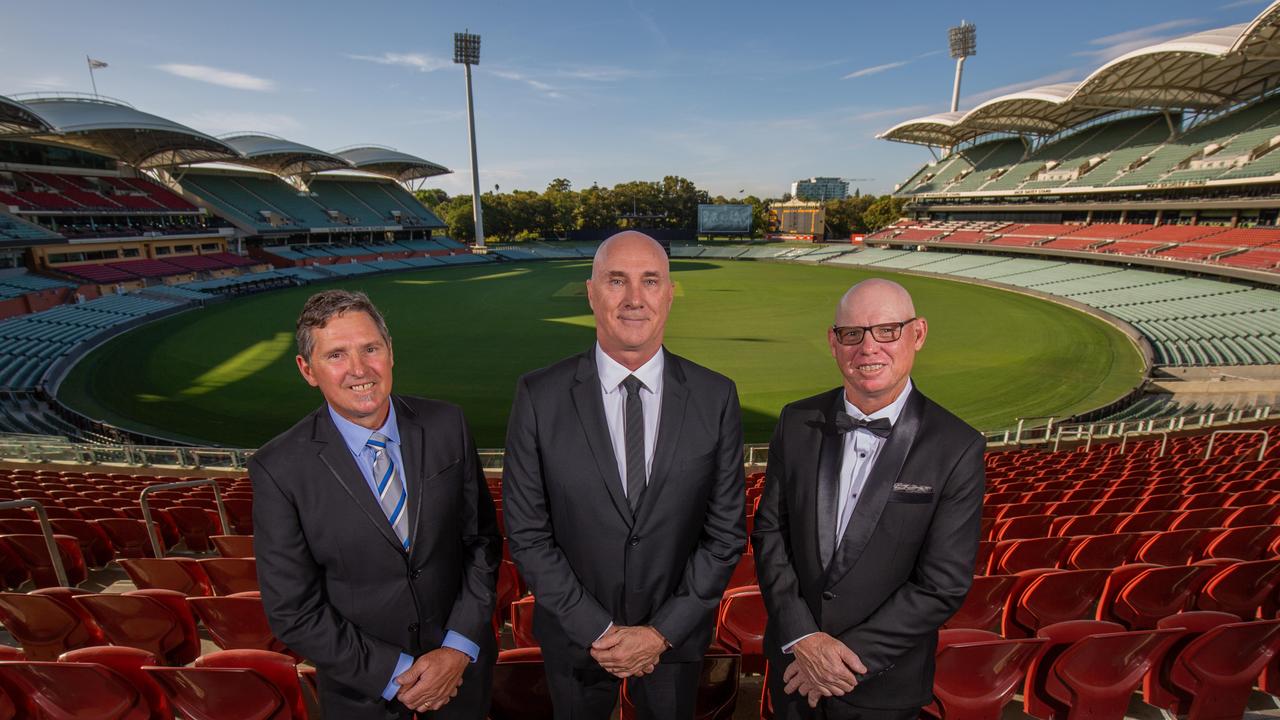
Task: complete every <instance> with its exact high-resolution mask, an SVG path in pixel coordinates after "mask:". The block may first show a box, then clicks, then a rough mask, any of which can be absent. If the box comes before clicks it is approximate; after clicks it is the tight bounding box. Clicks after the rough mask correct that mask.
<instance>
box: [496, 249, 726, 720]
mask: <svg viewBox="0 0 1280 720" xmlns="http://www.w3.org/2000/svg"><path fill="white" fill-rule="evenodd" d="M673 297H674V289H673V285H672V280H671V274H670V268H669V264H668V261H667V256H666V253H665V252H663V250H662V247H661V246H660V245H658V243H657V242H655V241H654V240H653V239H652V238H650V237H649V236H647V235H644V234H641V233H638V232H624V233H619V234H617V235H614V236H613V237H612V238H610V239H608V240H606V241H605V242H604V243H602V244H601V245H600V248H599V249H598V250H597V251H596V256H595V261H594V262H593V264H592V271H591V279H590V280H588V281H587V299H588V300H589V302H590V304H591V310H592V312H593V313H594V315H595V320H596V345H595V347H594V348H592V349H591V350H588V351H586V352H584V353H580V354H578V355H574V356H572V357H570V358H568V359H566V360H562V361H561V362H558V363H556V364H554V365H551V366H550V367H547V368H543V369H542V370H537V371H534V372H531V373H529V374H527V375H525V376H524V377H522V378H520V381H519V383H518V384H517V386H516V394H515V400H514V403H513V406H512V409H511V417H510V420H509V424H508V427H507V453H506V460H505V465H504V468H503V481H504V482H503V501H504V508H505V514H506V515H505V520H506V527H507V538H508V541H509V542H510V545H511V554H512V556H513V557H514V559H515V562H516V565H517V566H518V567H519V570H520V573H521V575H522V576H523V577H524V578H525V580H527V581H528V583H529V587H530V588H531V589H532V590H533V594H534V597H535V598H536V605H535V609H534V619H533V631H534V635H535V636H536V637H537V638H538V641H539V643H540V644H541V646H542V652H543V659H544V663H545V666H546V670H547V680H548V683H549V685H550V689H551V696H552V701H553V703H554V704H555V715H556V717H557V718H575V719H582V718H586V719H588V720H593V719H596V718H600V719H604V718H608V717H609V715H610V713H611V712H612V711H613V708H614V704H615V702H616V701H617V698H618V686H619V682H620V680H621V679H622V678H631V680H629V681H628V682H629V685H628V693H629V695H630V697H631V698H632V699H633V700H634V701H635V703H636V705H637V709H638V710H639V712H640V715H641V717H644V718H662V719H663V720H671V719H676V720H678V719H680V718H691V717H692V716H693V709H694V707H693V705H694V699H695V694H696V690H697V683H698V675H699V671H700V668H701V662H702V657H703V655H704V654H705V652H706V650H707V647H708V645H709V643H710V642H711V636H712V632H713V630H714V629H715V614H716V609H717V607H718V606H719V603H720V596H721V594H722V593H723V591H724V587H725V585H726V584H727V583H728V581H729V576H730V575H731V574H732V572H733V568H734V566H735V565H736V564H737V562H738V558H739V556H740V555H741V554H742V552H743V550H744V548H745V545H746V531H745V517H744V515H743V495H744V491H743V472H742V427H741V418H740V416H739V409H738V395H737V390H736V389H735V388H734V385H733V383H732V382H731V381H730V380H729V379H728V378H725V377H723V376H721V375H718V374H716V373H714V372H711V371H710V370H707V369H706V368H703V367H700V366H698V365H695V364H693V363H691V362H689V361H688V360H685V359H684V358H682V357H679V356H677V355H674V354H672V353H670V352H668V351H667V350H665V349H664V348H663V347H662V335H663V328H664V327H665V325H666V320H667V314H668V312H669V310H670V308H671V303H672V298H673Z"/></svg>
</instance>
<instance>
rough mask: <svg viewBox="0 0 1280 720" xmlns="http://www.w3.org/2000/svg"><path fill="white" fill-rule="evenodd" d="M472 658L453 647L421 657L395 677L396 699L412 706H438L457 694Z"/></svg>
mask: <svg viewBox="0 0 1280 720" xmlns="http://www.w3.org/2000/svg"><path fill="white" fill-rule="evenodd" d="M470 664H471V658H469V657H467V656H466V654H464V653H461V652H459V651H457V650H454V649H453V648H444V647H442V648H438V649H436V650H432V651H431V652H429V653H427V654H425V655H423V656H421V657H419V658H418V659H417V660H415V661H414V662H413V665H410V666H409V669H408V670H405V671H404V673H402V674H401V675H399V676H398V677H396V682H397V683H399V684H400V691H399V692H397V693H396V699H397V700H399V701H400V702H401V703H403V704H404V706H405V707H407V708H409V709H410V710H417V711H418V712H427V711H428V710H439V709H440V708H442V707H444V706H445V705H447V704H448V703H449V701H450V700H452V699H453V697H454V696H455V695H457V694H458V687H459V686H461V685H462V673H463V672H464V671H465V670H466V669H467V665H470Z"/></svg>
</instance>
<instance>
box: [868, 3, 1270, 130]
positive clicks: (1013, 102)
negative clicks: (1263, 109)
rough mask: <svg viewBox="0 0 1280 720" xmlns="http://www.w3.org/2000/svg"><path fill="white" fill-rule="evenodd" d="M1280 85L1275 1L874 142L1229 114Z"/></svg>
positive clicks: (904, 127) (933, 117) (910, 124)
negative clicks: (1110, 119) (1151, 115)
mask: <svg viewBox="0 0 1280 720" xmlns="http://www.w3.org/2000/svg"><path fill="white" fill-rule="evenodd" d="M1277 78H1280V0H1276V1H1275V2H1272V3H1271V4H1270V5H1268V6H1267V8H1266V9H1265V10H1263V11H1262V12H1261V13H1259V14H1258V16H1257V17H1255V18H1254V20H1253V21H1252V22H1249V23H1241V24H1239V25H1232V26H1229V27H1224V28H1218V29H1216V30H1207V31H1205V32H1200V33H1195V34H1193V35H1188V36H1186V37H1182V38H1178V39H1175V40H1170V41H1167V42H1162V43H1157V44H1155V45H1151V46H1148V47H1145V48H1139V49H1137V50H1134V51H1132V52H1129V53H1126V54H1124V55H1122V56H1120V57H1118V58H1116V59H1114V60H1112V61H1110V62H1108V63H1106V64H1105V65H1103V66H1102V67H1100V68H1098V69H1097V70H1095V71H1093V72H1092V73H1090V74H1089V76H1088V77H1086V78H1085V79H1084V80H1083V81H1081V82H1079V83H1060V84H1057V85H1046V86H1044V87H1039V88H1034V89H1032V90H1027V91H1024V92H1018V93H1012V94H1010V95H1005V96H1003V97H999V98H995V99H993V100H988V101H987V102H984V103H982V104H981V105H978V106H977V107H975V108H973V109H972V110H969V111H968V112H964V113H944V114H942V115H930V116H927V117H923V118H919V119H916V120H908V121H907V122H904V123H899V124H898V125H895V126H894V127H892V128H889V129H888V130H886V131H885V132H883V133H881V134H880V135H878V136H877V137H880V138H884V139H886V140H895V141H898V142H906V143H915V144H922V145H940V146H952V145H955V144H957V143H960V142H964V141H967V140H972V139H973V138H976V137H979V136H981V135H985V134H987V133H990V132H1007V133H1021V134H1028V135H1054V134H1057V133H1059V132H1062V131H1063V130H1066V129H1068V128H1070V127H1073V126H1075V125H1078V124H1080V123H1083V122H1086V121H1088V120H1092V119H1094V118H1097V117H1100V116H1102V115H1106V114H1108V113H1111V112H1115V111H1119V110H1137V109H1163V110H1182V109H1193V110H1213V109H1218V108H1226V107H1230V106H1232V105H1235V104H1238V103H1242V102H1246V101H1248V100H1251V99H1253V98H1255V97H1258V96H1260V95H1262V94H1264V93H1266V92H1268V91H1270V90H1272V89H1274V88H1275V87H1276V84H1277V83H1276V79H1277ZM956 115H959V116H960V117H955V116H956Z"/></svg>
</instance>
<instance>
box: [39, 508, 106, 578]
mask: <svg viewBox="0 0 1280 720" xmlns="http://www.w3.org/2000/svg"><path fill="white" fill-rule="evenodd" d="M49 524H50V525H51V526H53V531H54V532H55V533H58V534H59V535H70V536H71V537H74V538H75V539H76V542H77V543H79V545H80V554H81V555H83V556H84V560H85V562H86V563H88V564H89V566H90V567H93V568H101V567H105V566H106V565H107V563H109V562H111V559H112V557H114V555H115V553H114V549H113V548H112V547H111V539H110V538H108V537H107V534H106V533H104V532H103V531H102V528H100V527H98V526H97V525H94V524H93V523H91V522H89V521H88V520H76V519H71V518H55V519H52V520H50V521H49Z"/></svg>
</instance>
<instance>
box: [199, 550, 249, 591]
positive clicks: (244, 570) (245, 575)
mask: <svg viewBox="0 0 1280 720" xmlns="http://www.w3.org/2000/svg"><path fill="white" fill-rule="evenodd" d="M199 562H200V569H202V570H204V573H205V575H207V576H209V584H210V585H211V586H212V587H213V594H214V595H234V594H236V593H242V592H248V591H251V590H257V589H258V565H257V563H256V562H255V561H254V559H253V558H206V559H204V560H200V561H199Z"/></svg>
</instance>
